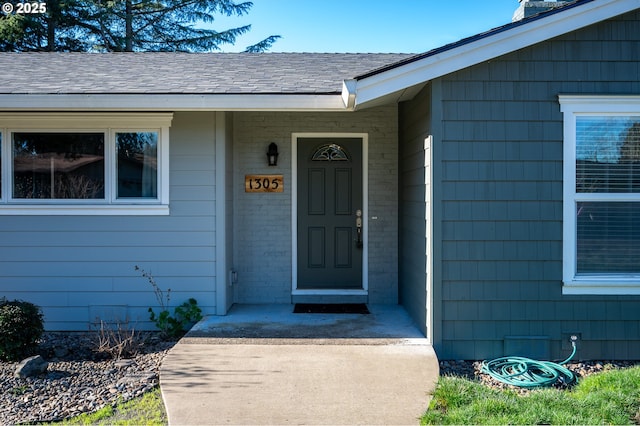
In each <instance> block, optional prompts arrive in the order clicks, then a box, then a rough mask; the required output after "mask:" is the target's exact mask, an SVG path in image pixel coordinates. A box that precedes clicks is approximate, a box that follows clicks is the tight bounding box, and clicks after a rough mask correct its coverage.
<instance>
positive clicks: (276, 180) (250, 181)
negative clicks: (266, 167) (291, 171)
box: [244, 175, 284, 192]
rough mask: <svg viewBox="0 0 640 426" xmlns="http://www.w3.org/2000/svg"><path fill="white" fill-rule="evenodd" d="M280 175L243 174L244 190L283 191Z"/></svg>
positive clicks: (282, 181) (282, 180)
mask: <svg viewBox="0 0 640 426" xmlns="http://www.w3.org/2000/svg"><path fill="white" fill-rule="evenodd" d="M283 191H284V179H283V176H282V175H245V177H244V192H283Z"/></svg>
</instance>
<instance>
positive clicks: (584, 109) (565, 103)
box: [559, 95, 640, 295]
mask: <svg viewBox="0 0 640 426" xmlns="http://www.w3.org/2000/svg"><path fill="white" fill-rule="evenodd" d="M559 101H560V110H561V111H562V113H563V115H564V167H563V230H562V233H563V239H562V241H563V250H562V252H563V255H562V256H563V259H562V275H563V277H562V279H563V283H564V285H563V287H562V293H563V294H568V295H571V294H601V295H638V294H640V274H592V275H588V274H580V275H578V274H577V273H576V269H577V253H576V250H577V248H576V243H577V220H576V203H578V202H581V201H582V202H584V201H634V202H638V203H640V194H628V193H627V194H622V193H618V194H616V193H610V194H609V193H595V194H594V193H578V192H576V118H577V117H580V116H600V117H602V116H607V115H609V116H638V117H640V96H584V95H560V96H559Z"/></svg>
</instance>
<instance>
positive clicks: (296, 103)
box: [0, 93, 346, 111]
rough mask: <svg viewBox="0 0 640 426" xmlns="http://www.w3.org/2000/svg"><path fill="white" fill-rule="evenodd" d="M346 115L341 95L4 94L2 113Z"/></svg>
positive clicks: (1, 95) (2, 97)
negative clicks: (292, 112)
mask: <svg viewBox="0 0 640 426" xmlns="http://www.w3.org/2000/svg"><path fill="white" fill-rule="evenodd" d="M88 110H92V111H194V110H198V111H206V110H209V111H261V110H263V111H345V110H346V108H345V104H344V102H343V100H342V96H341V94H339V93H338V94H161V93H158V94H156V93H151V94H149V93H139V94H101V93H96V94H16V93H10V94H0V111H88Z"/></svg>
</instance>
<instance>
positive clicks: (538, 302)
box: [436, 12, 640, 359]
mask: <svg viewBox="0 0 640 426" xmlns="http://www.w3.org/2000/svg"><path fill="white" fill-rule="evenodd" d="M638 45H640V13H639V12H634V13H629V14H626V15H624V16H621V17H618V18H615V19H612V20H609V21H606V22H603V23H600V24H597V25H593V26H591V27H589V28H586V29H583V30H580V31H577V32H575V33H574V34H570V35H567V36H564V37H559V38H556V39H554V40H551V41H548V42H544V43H540V44H538V45H535V46H532V47H530V48H526V49H522V50H520V51H518V52H515V53H513V54H509V55H505V56H503V57H500V58H497V59H496V60H492V61H491V62H487V63H484V64H480V65H477V66H474V67H470V68H468V69H465V70H462V71H460V72H457V73H454V74H451V75H448V76H446V77H443V78H442V79H440V80H439V81H438V82H437V84H438V85H439V88H440V92H439V93H441V94H442V98H441V99H436V102H437V104H438V105H440V106H441V108H442V115H443V117H444V118H445V121H444V123H443V126H442V141H441V146H440V151H439V152H441V158H440V160H441V175H440V176H439V177H440V178H441V180H442V190H441V192H440V195H441V198H442V203H441V205H440V206H439V207H438V208H441V211H440V214H441V215H442V217H443V220H442V222H441V230H442V241H441V242H440V243H439V245H438V249H439V250H440V252H441V255H442V262H441V264H439V265H438V267H440V268H441V273H442V283H441V285H442V344H441V347H439V348H438V352H439V355H440V357H443V358H456V359H464V358H467V359H482V358H488V357H495V356H502V355H507V354H506V353H505V350H504V339H505V337H506V336H546V337H548V338H549V340H550V342H551V345H550V349H551V356H552V357H553V358H560V357H562V356H565V355H567V354H568V350H567V347H566V344H564V343H563V341H562V339H563V333H571V332H579V333H581V336H582V342H581V344H580V351H579V353H578V356H579V357H580V358H583V359H588V358H604V359H607V358H618V359H625V358H626V359H637V358H638V357H639V356H640V330H639V328H640V297H635V296H634V297H629V296H625V297H620V296H563V295H562V148H563V145H562V144H563V141H562V139H563V130H562V129H563V121H562V119H563V117H562V114H561V113H560V109H559V104H558V101H557V96H558V94H560V93H585V94H597V93H603V94H640V81H639V79H638V75H640V49H638ZM522 355H526V354H522Z"/></svg>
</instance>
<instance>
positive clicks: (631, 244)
mask: <svg viewBox="0 0 640 426" xmlns="http://www.w3.org/2000/svg"><path fill="white" fill-rule="evenodd" d="M577 209H578V210H577V232H578V235H577V237H578V238H577V255H576V260H577V271H576V272H577V273H578V274H587V273H588V274H593V273H596V274H597V273H607V274H615V273H640V262H638V259H640V203H634V202H578V203H577Z"/></svg>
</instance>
